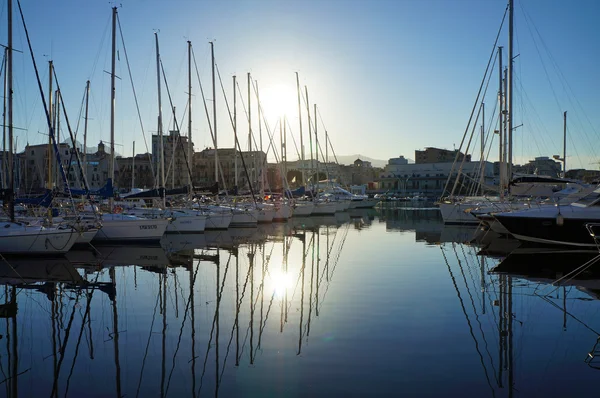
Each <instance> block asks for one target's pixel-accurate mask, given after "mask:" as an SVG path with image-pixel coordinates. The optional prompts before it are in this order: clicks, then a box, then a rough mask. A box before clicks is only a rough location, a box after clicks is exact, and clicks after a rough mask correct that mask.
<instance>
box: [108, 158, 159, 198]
mask: <svg viewBox="0 0 600 398" xmlns="http://www.w3.org/2000/svg"><path fill="white" fill-rule="evenodd" d="M134 160H135V161H134ZM152 166H153V164H152V154H150V153H143V154H138V155H135V158H134V157H133V156H132V157H128V158H124V157H120V156H119V157H117V159H116V167H115V187H116V188H118V189H119V190H120V191H123V192H129V191H130V190H131V188H142V189H151V188H154V185H155V184H154V174H153V173H152V171H153V170H152Z"/></svg>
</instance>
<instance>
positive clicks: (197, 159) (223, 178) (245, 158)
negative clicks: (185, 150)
mask: <svg viewBox="0 0 600 398" xmlns="http://www.w3.org/2000/svg"><path fill="white" fill-rule="evenodd" d="M218 157H219V166H220V170H219V176H220V178H219V185H220V187H221V188H223V189H233V187H234V186H235V179H236V157H237V181H238V188H240V189H248V177H249V179H250V181H253V182H254V184H253V186H258V182H259V181H260V179H261V171H260V170H261V169H262V168H265V169H266V166H267V155H266V153H264V152H261V151H252V152H248V151H243V152H239V151H237V150H235V149H234V148H219V149H218ZM193 160H194V162H193V170H192V176H193V182H194V185H195V186H209V185H212V184H214V182H215V150H214V148H206V149H204V150H202V151H200V152H196V153H194V159H193ZM244 165H245V166H246V169H244ZM246 171H247V172H246ZM264 175H265V183H266V171H265V174H264ZM223 182H224V183H225V186H223Z"/></svg>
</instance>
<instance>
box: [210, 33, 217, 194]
mask: <svg viewBox="0 0 600 398" xmlns="http://www.w3.org/2000/svg"><path fill="white" fill-rule="evenodd" d="M210 58H211V68H212V96H213V131H214V134H215V183H216V184H217V187H218V186H219V150H218V147H217V98H216V97H217V94H216V85H215V48H214V43H213V42H212V41H211V42H210ZM218 197H219V191H218V190H217V198H218Z"/></svg>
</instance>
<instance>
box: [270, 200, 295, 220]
mask: <svg viewBox="0 0 600 398" xmlns="http://www.w3.org/2000/svg"><path fill="white" fill-rule="evenodd" d="M291 216H292V207H291V206H290V205H288V204H285V203H282V204H280V205H278V208H277V209H276V211H275V215H274V216H273V221H286V220H287V219H288V218H290V217H291Z"/></svg>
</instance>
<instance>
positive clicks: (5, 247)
mask: <svg viewBox="0 0 600 398" xmlns="http://www.w3.org/2000/svg"><path fill="white" fill-rule="evenodd" d="M0 225H1V226H2V228H1V229H0V253H2V254H28V255H32V254H34V255H42V254H64V253H66V252H68V251H69V249H71V247H72V246H73V245H74V244H75V241H76V240H77V238H78V237H79V234H78V233H77V231H75V230H74V229H72V228H69V229H56V228H44V227H40V226H25V225H22V224H18V223H12V222H9V221H7V222H3V223H0Z"/></svg>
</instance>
